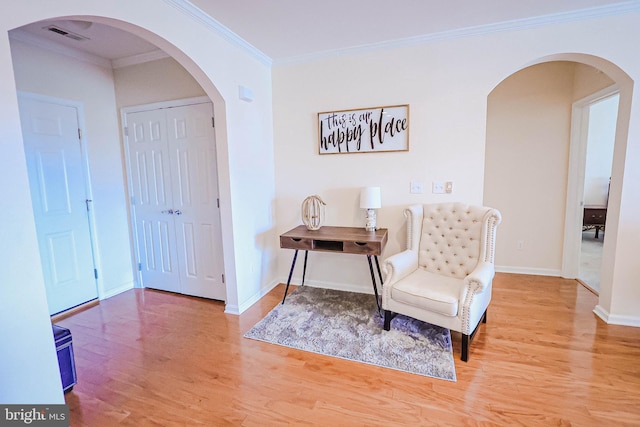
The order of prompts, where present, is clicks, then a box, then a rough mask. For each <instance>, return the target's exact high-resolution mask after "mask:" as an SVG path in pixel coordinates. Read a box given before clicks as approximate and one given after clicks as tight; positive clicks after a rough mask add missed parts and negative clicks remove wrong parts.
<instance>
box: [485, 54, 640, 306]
mask: <svg viewBox="0 0 640 427" xmlns="http://www.w3.org/2000/svg"><path fill="white" fill-rule="evenodd" d="M538 64H540V65H541V66H544V67H545V68H539V69H536V68H535V67H536V66H537V65H538ZM576 67H577V69H578V70H580V69H581V71H578V72H577V73H578V74H576ZM585 67H587V68H585ZM536 70H538V71H540V70H546V75H545V74H544V72H541V73H538V75H537V76H532V75H530V76H529V77H530V79H529V81H528V82H527V83H525V84H524V85H523V84H522V83H524V79H523V76H524V75H526V73H530V74H531V73H534V72H535V71H536ZM587 70H591V71H589V72H590V73H592V74H591V75H589V76H588V75H587V74H586V71H587ZM562 79H564V80H562ZM510 80H511V81H513V80H515V81H517V80H521V81H520V83H521V84H520V86H518V85H516V86H514V87H516V88H517V87H520V88H521V92H520V93H519V95H522V96H524V97H527V96H528V97H529V99H528V100H529V101H531V100H537V101H539V102H540V103H539V104H538V107H537V108H538V109H537V110H536V109H533V110H530V111H529V112H528V113H527V114H526V115H528V116H529V118H530V119H531V120H526V117H521V119H522V121H521V122H520V125H518V124H516V122H515V121H513V120H510V123H509V126H511V127H512V129H511V130H512V133H511V134H510V135H511V136H510V137H508V138H506V140H503V141H502V144H501V145H500V144H498V145H495V144H494V142H495V139H494V138H493V135H492V132H493V130H496V129H494V128H493V125H495V123H492V120H493V119H495V117H496V115H495V113H499V112H497V111H495V109H494V110H493V111H492V104H491V101H492V99H491V97H492V96H495V95H496V94H498V95H499V94H500V92H501V87H502V88H504V87H505V86H502V85H503V84H505V82H508V81H510ZM576 82H578V84H576ZM598 82H600V83H598ZM611 84H615V85H617V88H618V90H619V92H620V108H619V114H618V120H617V125H616V138H615V148H614V161H613V167H612V173H611V190H610V195H609V211H608V215H607V219H608V221H607V229H608V238H607V241H606V243H605V246H604V250H603V271H602V278H601V280H602V283H601V292H600V304H599V305H598V307H601V306H603V302H604V305H605V306H608V304H609V303H610V298H611V289H612V271H611V268H610V266H611V265H613V262H614V252H615V246H616V234H617V225H618V215H619V210H620V194H621V192H622V174H623V162H624V156H625V152H626V139H627V133H628V124H629V117H630V105H629V103H630V99H631V94H632V82H631V80H630V78H629V76H628V75H626V74H625V73H624V72H623V71H622V70H620V69H619V68H618V67H617V66H615V65H614V64H611V63H610V62H608V61H605V60H603V59H601V58H597V57H593V56H589V55H580V54H565V55H554V56H550V57H546V58H541V59H540V60H537V61H534V62H533V63H532V64H531V66H529V67H526V68H523V69H521V70H519V71H516V72H514V73H513V74H511V75H510V76H509V77H507V78H505V79H504V80H503V81H502V82H501V83H500V84H499V85H497V86H496V87H495V88H494V90H493V91H492V92H491V95H489V103H488V115H487V117H488V120H487V152H486V154H487V157H486V163H485V173H486V177H487V178H486V180H485V203H489V204H491V202H492V201H494V199H492V198H493V197H494V196H493V194H496V193H494V192H493V190H492V186H493V185H498V186H500V185H502V186H503V187H504V188H503V189H502V190H503V194H506V195H509V196H507V197H511V198H512V200H513V202H510V201H506V202H505V201H499V200H498V201H497V202H498V203H506V206H510V205H511V206H514V208H513V212H511V215H509V214H507V215H505V216H507V217H509V216H510V217H511V218H512V219H513V218H517V219H516V220H515V223H514V224H511V226H512V228H513V229H512V230H511V231H510V235H511V236H513V235H514V234H513V233H516V235H517V236H518V237H516V239H515V240H516V242H517V244H515V245H513V246H514V247H513V248H511V247H508V248H506V250H507V251H510V253H509V254H508V255H506V257H507V258H508V259H507V261H506V262H505V264H507V265H513V266H516V267H515V268H514V272H521V273H530V274H543V275H557V276H561V275H563V270H564V269H563V259H564V258H565V257H566V256H567V255H568V254H567V253H566V252H567V251H566V250H565V243H566V241H567V239H569V238H568V237H566V236H565V231H566V230H569V229H571V230H576V233H574V235H575V236H576V237H575V240H574V243H573V244H574V245H575V248H576V249H575V250H576V251H579V234H577V230H579V228H578V227H579V224H580V223H579V221H580V219H581V215H582V212H581V209H582V207H581V206H579V200H577V196H576V195H577V191H575V190H574V192H573V193H572V190H571V189H570V188H568V186H569V179H568V178H569V177H570V176H571V175H572V174H574V173H575V171H574V170H570V168H569V167H568V165H569V164H570V163H569V151H570V143H569V141H570V134H571V104H572V102H574V101H576V100H577V99H581V98H583V97H584V96H587V95H589V94H590V93H595V92H597V91H598V90H599V89H602V88H604V87H608V86H610V85H611ZM554 85H555V86H554ZM599 86H600V87H599ZM511 89H512V90H511V91H509V92H510V95H513V96H515V97H517V96H518V94H517V93H515V92H514V91H513V87H512V88H511ZM545 93H546V94H545ZM544 96H546V97H547V100H546V101H544V100H541V99H542V98H543V97H544ZM512 100H513V97H512ZM544 102H547V105H546V107H544ZM494 107H495V105H494ZM554 109H555V110H554ZM504 110H511V112H510V113H509V114H511V113H513V112H514V110H513V105H511V106H509V107H508V108H504ZM524 111H526V110H524ZM535 111H537V112H535ZM545 115H547V117H546V118H545ZM559 116H560V117H559ZM552 122H553V123H555V124H553V125H549V123H552ZM492 129H493V130H492ZM501 131H502V130H498V132H495V133H494V134H498V133H499V132H501ZM532 134H533V135H537V136H538V143H537V144H536V143H535V142H532V140H531V138H529V137H530V136H531V135H532ZM503 135H504V134H503ZM527 139H528V142H526V144H528V147H529V148H530V151H529V152H528V153H529V154H530V155H528V156H525V157H526V158H521V159H511V160H515V161H510V160H509V158H508V155H507V156H502V157H500V156H501V154H500V150H504V149H506V150H507V152H508V146H509V144H510V143H514V144H515V143H522V141H527ZM534 139H535V138H534ZM552 140H554V141H555V142H552V143H550V141H552ZM545 144H547V145H545ZM524 152H525V153H527V151H524ZM519 153H520V154H522V153H523V151H519ZM501 165H502V166H501ZM496 170H498V171H500V170H501V171H502V172H497V173H495V174H494V171H496ZM509 172H510V173H509ZM519 175H522V176H527V177H529V178H530V181H529V182H520V181H519V180H518V179H519V178H518V177H519ZM532 177H533V178H532ZM514 178H515V179H514ZM505 179H506V181H505ZM501 180H502V183H500V182H501ZM570 194H573V196H572V199H568V198H567V196H568V195H570ZM494 205H495V203H494ZM507 209H509V208H507ZM503 225H505V224H503ZM506 226H507V227H503V231H505V228H509V226H510V225H509V224H508V223H507V224H506ZM505 232H507V231H505ZM518 233H520V234H518ZM520 236H521V237H520ZM531 242H534V243H533V247H531V246H528V245H531V244H532V243H531ZM528 250H534V251H535V254H536V256H535V257H532V256H527V251H528ZM503 255H504V254H503ZM509 257H510V258H509ZM545 257H546V258H545ZM530 259H535V260H537V261H536V262H538V261H539V260H541V259H543V260H545V261H544V263H539V264H534V265H532V264H531V263H529V260H530ZM518 266H520V267H518ZM608 266H609V267H608ZM598 307H597V308H596V313H598ZM598 314H599V315H600V313H598ZM601 317H603V316H601Z"/></svg>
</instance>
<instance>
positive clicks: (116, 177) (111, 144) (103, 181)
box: [10, 17, 235, 300]
mask: <svg viewBox="0 0 640 427" xmlns="http://www.w3.org/2000/svg"><path fill="white" fill-rule="evenodd" d="M60 22H61V23H62V24H63V25H58V24H59V23H60ZM75 23H79V24H84V28H89V27H91V26H92V25H93V28H95V27H96V26H102V27H103V29H104V28H113V29H114V34H115V32H118V33H121V31H119V30H117V29H116V27H110V26H111V25H115V26H124V25H125V24H124V23H122V22H120V21H116V20H110V19H106V18H100V17H91V18H89V17H83V19H82V20H81V21H75V20H73V19H69V18H65V19H64V20H63V21H59V20H48V21H39V22H37V23H36V24H33V27H35V28H37V29H43V30H46V29H48V28H50V27H53V28H55V29H56V31H60V28H63V26H64V28H68V27H69V26H70V25H71V26H73V30H74V31H75V32H74V33H73V35H74V36H82V35H81V34H80V33H82V32H83V27H82V26H80V25H75V26H74V25H73V24H75ZM133 28H134V27H131V26H130V25H129V26H128V29H129V30H131V29H133ZM137 30H138V31H139V32H141V33H142V37H144V36H148V37H149V38H150V39H156V40H161V41H163V42H164V43H165V44H167V42H166V41H164V40H162V39H160V38H159V37H158V36H157V35H152V34H150V33H148V32H146V31H144V30H142V29H141V28H137ZM20 31H21V30H20V29H18V30H17V31H16V32H15V34H22V33H20ZM22 31H24V30H22ZM10 34H11V35H12V37H11V38H12V46H13V49H12V50H13V52H14V65H15V69H14V71H15V75H16V83H17V87H18V89H22V90H26V91H31V92H37V93H41V94H45V95H56V96H59V97H61V98H69V99H77V100H80V101H81V102H82V101H83V100H87V103H88V104H89V105H88V106H87V115H86V118H87V120H88V125H87V132H86V134H87V135H85V136H84V137H85V138H88V139H89V140H93V141H94V143H93V144H91V143H89V148H88V150H87V151H88V158H89V160H88V161H87V163H88V164H89V168H90V169H91V170H92V174H91V176H92V177H93V181H94V185H93V192H94V196H93V197H87V200H89V199H93V200H92V203H91V205H88V207H89V206H90V207H91V210H92V215H93V218H92V221H91V222H92V226H93V232H92V234H93V236H94V238H95V239H96V240H97V242H96V244H95V246H97V250H96V251H95V255H96V258H97V263H96V264H97V265H96V267H97V268H96V269H95V271H96V278H97V282H98V289H99V296H100V298H106V297H109V296H111V295H114V294H116V293H119V292H121V291H122V290H126V289H128V288H130V285H131V282H132V281H131V280H129V279H128V276H131V275H130V274H129V271H132V270H133V271H134V277H135V274H136V273H137V271H135V270H137V269H136V266H139V265H140V264H141V263H139V262H138V260H135V262H133V263H132V262H131V260H132V259H135V256H131V257H129V261H128V262H129V265H128V266H127V265H126V264H127V257H126V255H124V254H125V253H126V252H127V251H129V252H130V251H131V248H133V247H134V245H133V244H132V243H131V242H132V241H133V239H132V238H131V233H130V231H129V229H130V228H131V223H130V218H129V216H130V210H129V209H127V208H126V207H125V210H123V209H122V208H123V206H122V202H123V201H124V202H125V203H131V197H130V196H129V195H128V194H127V191H126V189H125V187H122V184H125V183H123V182H122V178H123V177H124V176H125V174H124V171H123V170H122V167H123V165H124V163H125V162H124V157H123V156H122V148H121V146H122V141H119V140H120V139H121V138H120V136H119V135H118V134H116V133H114V131H116V128H115V127H114V124H117V123H118V109H119V108H121V107H122V106H123V105H132V104H131V102H132V99H136V97H133V98H131V97H124V98H128V99H125V100H124V101H122V102H119V99H120V98H122V97H118V87H117V84H116V82H117V81H118V78H117V75H118V70H122V67H114V66H113V64H114V63H115V62H116V61H114V60H113V58H101V57H98V60H97V61H96V60H95V59H94V58H91V57H90V58H89V59H88V60H87V58H86V57H85V54H86V53H87V52H83V51H80V52H79V55H75V53H73V52H71V53H69V52H68V51H65V50H64V45H61V46H63V47H62V48H58V47H55V46H54V47H53V48H52V47H51V46H50V45H47V43H42V44H38V43H37V41H38V40H37V39H36V40H35V41H36V43H33V40H30V39H29V37H24V35H21V36H14V32H13V31H12V32H11V33H10ZM109 34H111V33H109V32H106V33H104V34H103V35H105V36H106V38H107V39H112V40H120V38H119V37H109ZM129 34H131V33H129ZM139 37H141V36H140V35H138V36H130V37H129V38H128V39H126V40H135V39H136V38H139ZM126 40H125V41H124V43H126ZM140 40H142V39H141V38H140ZM150 41H151V40H150ZM15 45H18V46H19V47H18V48H16V47H15ZM27 45H28V46H27ZM42 45H44V46H45V49H42ZM24 46H27V47H24ZM112 47H113V46H112ZM47 48H49V52H48V53H42V51H47ZM38 49H40V51H39V52H36V51H37V50H38ZM72 49H73V48H70V49H69V50H72ZM174 49H175V48H174ZM16 51H17V52H16ZM56 55H57V58H56V59H53V56H56ZM90 55H91V52H88V56H90ZM45 57H46V58H45ZM65 57H66V58H67V60H65V59H64V58H65ZM37 58H40V60H41V61H42V60H44V61H47V63H46V65H44V64H43V65H42V66H38V64H37V63H36V61H37V60H38V59H37ZM43 58H45V59H43ZM77 59H79V61H78V60H77ZM101 59H104V61H102V60H101ZM151 59H152V60H156V61H159V62H161V61H165V62H166V61H171V62H172V64H170V65H166V64H164V69H165V70H166V69H167V67H169V68H170V70H169V71H164V74H163V71H162V69H161V70H160V71H158V69H157V68H156V70H155V72H154V73H153V74H151V75H153V76H155V77H157V75H165V77H166V80H165V81H164V83H162V82H160V83H159V82H158V80H156V82H155V88H163V87H170V86H171V85H173V86H176V87H179V89H182V90H183V91H182V92H180V90H174V91H173V92H174V93H173V96H174V97H178V98H187V97H190V96H193V95H197V96H202V95H205V96H208V97H209V99H218V100H219V104H222V108H219V109H220V110H222V111H224V101H221V95H220V94H219V92H218V91H217V90H213V95H211V96H209V93H207V91H206V90H205V89H204V87H203V86H202V85H199V82H197V81H196V79H195V78H194V77H191V74H190V72H188V71H186V68H184V67H183V66H182V65H181V64H180V63H179V61H178V60H177V59H174V58H172V57H170V56H169V55H167V54H163V55H161V56H159V55H151ZM181 60H182V61H183V62H185V63H186V65H187V66H188V67H191V68H192V69H195V70H197V71H199V72H197V74H198V75H199V78H200V79H201V80H202V79H204V80H205V86H208V87H213V84H212V82H211V81H210V79H209V78H207V77H206V76H204V73H202V72H201V71H200V70H199V67H197V66H196V65H195V63H194V62H193V61H192V60H190V59H189V58H187V57H186V56H184V55H182V56H181ZM83 62H84V64H83ZM105 63H106V66H105ZM96 65H97V66H96ZM178 69H180V70H181V71H176V70H178ZM44 70H48V71H46V72H45V73H43V71H44ZM78 70H82V72H80V73H78ZM39 73H40V75H38V74H39ZM180 73H182V74H188V77H189V79H191V80H192V83H189V82H187V83H185V82H184V80H186V79H182V80H183V81H182V82H181V81H180V78H179V75H180ZM169 74H171V77H167V76H168V75H169ZM63 75H64V76H65V77H64V78H60V77H61V76H63ZM66 76H68V78H67V77H66ZM176 76H177V77H176ZM56 78H58V80H56ZM83 80H85V82H86V84H85V87H84V88H82V86H83V85H82V81H83ZM107 81H111V82H113V85H114V87H113V88H111V92H112V94H113V93H114V92H115V93H116V97H115V98H116V100H115V105H114V103H113V100H112V99H109V94H108V93H107V92H109V88H108V87H107V86H108V85H107V84H105V82H107ZM184 86H189V88H186V89H185V88H184ZM193 86H198V90H197V91H195V89H194V88H193ZM75 88H78V90H74V89H75ZM214 89H215V88H214ZM194 91H195V92H194ZM137 92H138V95H139V93H140V92H144V90H138V91H137ZM170 92H172V91H167V90H165V93H170ZM209 92H212V91H211V89H210V90H209ZM176 93H184V95H183V96H179V95H176ZM67 95H68V96H67ZM165 96H171V95H166V94H165ZM100 99H103V100H106V101H105V102H99V101H98V100H100ZM137 99H138V100H145V101H147V102H148V101H158V100H167V99H172V98H153V97H152V98H146V99H145V98H144V96H142V97H140V96H138V98H137ZM173 99H174V98H173ZM141 102H142V101H140V102H139V103H141ZM127 103H129V104H127ZM219 104H217V105H216V104H214V108H217V107H220V105H219ZM109 115H110V116H109ZM220 115H221V116H222V120H221V119H219V120H218V122H217V124H218V128H219V129H220V130H221V132H220V133H221V134H222V136H221V137H219V138H218V141H217V142H218V145H223V144H224V143H225V142H226V138H224V134H225V132H224V127H225V123H224V120H223V118H224V113H221V114H220ZM97 116H99V117H100V118H99V120H100V123H97V120H96V119H95V117H97ZM108 116H109V117H108ZM116 126H117V125H116ZM216 131H217V129H216ZM118 133H119V132H118ZM220 140H221V141H220ZM116 156H117V157H116ZM221 157H222V158H221ZM98 158H99V160H98V161H96V160H97V159H98ZM217 158H218V161H219V162H221V161H224V160H223V159H224V156H217ZM92 159H93V162H92ZM91 163H93V164H91ZM217 169H218V168H217ZM227 170H228V167H223V168H221V171H222V173H224V171H227ZM96 181H99V182H100V184H97V185H95V182H96ZM225 182H228V176H227V177H223V179H222V180H221V185H224V183H225ZM125 185H126V184H125ZM100 187H103V188H100ZM107 187H108V188H107ZM107 193H108V196H107ZM107 198H109V200H108V202H109V203H108V206H107V204H106V203H105V202H106V200H107ZM221 198H222V196H221ZM214 203H215V201H214ZM229 204H230V203H225V201H224V200H223V203H222V205H223V206H224V205H229ZM230 230H231V227H222V233H227V234H230ZM125 234H128V235H129V237H127V238H126V242H125V237H124V235H125ZM226 237H227V240H229V239H232V237H230V236H226ZM223 248H224V245H223ZM229 256H231V257H232V254H231V255H229V254H228V253H225V258H228V257H229ZM101 260H102V261H103V262H102V265H100V264H101ZM127 267H128V270H129V271H127ZM226 276H227V277H228V276H231V277H233V276H234V275H233V274H230V275H226ZM222 277H224V276H222ZM133 281H136V280H135V278H134V279H133ZM227 283H228V285H230V286H235V284H234V283H232V282H231V283H229V281H228V282H227ZM234 294H235V290H232V295H234ZM233 299H234V298H232V300H233Z"/></svg>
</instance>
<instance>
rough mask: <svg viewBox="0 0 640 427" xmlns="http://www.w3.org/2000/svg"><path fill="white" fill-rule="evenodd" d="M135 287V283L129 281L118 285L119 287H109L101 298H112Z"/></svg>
mask: <svg viewBox="0 0 640 427" xmlns="http://www.w3.org/2000/svg"><path fill="white" fill-rule="evenodd" d="M133 287H134V283H133V282H127V283H125V284H124V285H121V286H118V287H117V288H114V289H109V290H108V291H106V292H104V293H103V294H102V295H100V299H101V300H103V299H107V298H111V297H112V296H115V295H118V294H121V293H122V292H125V291H128V290H130V289H133Z"/></svg>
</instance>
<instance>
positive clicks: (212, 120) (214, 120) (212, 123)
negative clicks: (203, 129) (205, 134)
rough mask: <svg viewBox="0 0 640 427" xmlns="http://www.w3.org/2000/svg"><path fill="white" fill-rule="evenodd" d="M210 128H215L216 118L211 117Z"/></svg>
mask: <svg viewBox="0 0 640 427" xmlns="http://www.w3.org/2000/svg"><path fill="white" fill-rule="evenodd" d="M211 127H212V128H214V127H216V118H215V117H211Z"/></svg>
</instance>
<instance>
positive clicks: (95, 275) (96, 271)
mask: <svg viewBox="0 0 640 427" xmlns="http://www.w3.org/2000/svg"><path fill="white" fill-rule="evenodd" d="M93 275H94V277H95V278H96V280H98V269H97V268H94V269H93Z"/></svg>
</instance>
